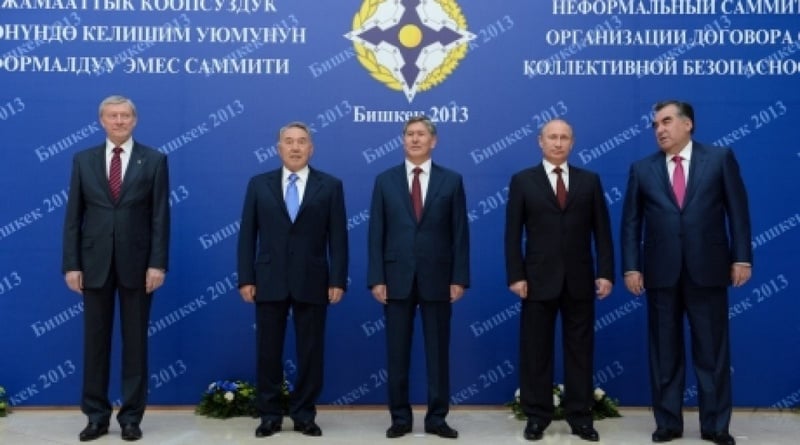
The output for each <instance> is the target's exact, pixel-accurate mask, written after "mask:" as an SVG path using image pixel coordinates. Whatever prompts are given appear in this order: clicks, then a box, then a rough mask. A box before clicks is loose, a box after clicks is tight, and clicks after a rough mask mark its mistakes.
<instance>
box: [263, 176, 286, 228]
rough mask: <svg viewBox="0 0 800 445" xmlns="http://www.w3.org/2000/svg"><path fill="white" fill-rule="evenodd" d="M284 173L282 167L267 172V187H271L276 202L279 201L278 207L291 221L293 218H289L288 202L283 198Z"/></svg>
mask: <svg viewBox="0 0 800 445" xmlns="http://www.w3.org/2000/svg"><path fill="white" fill-rule="evenodd" d="M282 173H283V171H282V170H281V169H280V168H279V169H277V170H272V171H271V172H269V173H267V178H266V179H267V181H266V182H267V189H269V191H270V192H271V193H272V196H274V197H275V202H277V203H278V207H280V208H281V211H282V212H283V215H284V216H285V217H286V219H287V220H288V221H289V222H291V218H289V211H288V210H286V203H285V201H284V199H283V184H282V183H281V181H282V179H283V175H282Z"/></svg>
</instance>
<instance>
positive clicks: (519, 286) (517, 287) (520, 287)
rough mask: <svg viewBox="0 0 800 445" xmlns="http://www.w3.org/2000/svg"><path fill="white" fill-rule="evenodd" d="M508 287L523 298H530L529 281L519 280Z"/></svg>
mask: <svg viewBox="0 0 800 445" xmlns="http://www.w3.org/2000/svg"><path fill="white" fill-rule="evenodd" d="M508 289H509V290H511V292H513V293H515V294H517V295H518V296H519V297H520V298H522V299H525V298H528V282H527V281H525V280H519V281H516V282H514V283H511V286H508Z"/></svg>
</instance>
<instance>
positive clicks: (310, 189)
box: [284, 167, 322, 221]
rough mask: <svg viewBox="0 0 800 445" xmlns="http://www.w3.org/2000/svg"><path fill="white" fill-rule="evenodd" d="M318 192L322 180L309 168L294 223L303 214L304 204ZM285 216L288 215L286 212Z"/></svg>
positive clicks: (320, 188)
mask: <svg viewBox="0 0 800 445" xmlns="http://www.w3.org/2000/svg"><path fill="white" fill-rule="evenodd" d="M320 190H322V179H321V178H320V176H319V173H317V171H315V170H314V169H312V168H311V167H309V172H308V182H307V183H306V189H305V191H304V192H303V199H302V200H301V201H300V208H299V209H298V210H297V218H296V219H295V221H297V220H298V219H300V216H301V215H302V214H303V210H304V209H305V208H306V207H307V205H306V203H308V202H311V201H312V200H313V199H315V197H316V195H317V193H319V191H320ZM284 207H285V206H284ZM286 215H287V216H288V215H289V212H288V211H287V212H286Z"/></svg>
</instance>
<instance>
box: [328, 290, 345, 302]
mask: <svg viewBox="0 0 800 445" xmlns="http://www.w3.org/2000/svg"><path fill="white" fill-rule="evenodd" d="M343 295H344V289H342V288H341V287H329V288H328V301H330V302H331V304H336V303H338V302H340V301H341V300H342V296H343Z"/></svg>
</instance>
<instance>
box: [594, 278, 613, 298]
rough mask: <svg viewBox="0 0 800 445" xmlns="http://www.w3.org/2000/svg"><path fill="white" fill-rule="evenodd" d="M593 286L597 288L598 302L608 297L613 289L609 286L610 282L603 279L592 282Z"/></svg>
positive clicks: (611, 285)
mask: <svg viewBox="0 0 800 445" xmlns="http://www.w3.org/2000/svg"><path fill="white" fill-rule="evenodd" d="M594 285H595V286H596V287H597V298H598V299H600V300H602V299H603V298H605V297H607V296H609V295H610V294H611V289H613V288H614V285H613V284H611V281H608V280H606V279H605V278H598V279H596V280H594Z"/></svg>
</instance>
